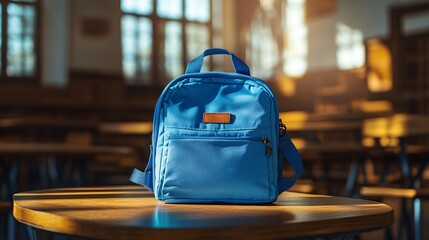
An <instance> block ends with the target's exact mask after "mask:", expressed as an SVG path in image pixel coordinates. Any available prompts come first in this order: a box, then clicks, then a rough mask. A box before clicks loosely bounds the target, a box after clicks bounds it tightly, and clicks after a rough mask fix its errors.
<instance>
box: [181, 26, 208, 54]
mask: <svg viewBox="0 0 429 240" xmlns="http://www.w3.org/2000/svg"><path fill="white" fill-rule="evenodd" d="M186 39H187V44H188V48H187V57H188V61H189V60H191V59H193V58H195V57H197V56H198V55H200V54H201V53H202V52H203V51H204V50H205V49H207V48H208V47H209V29H208V27H207V26H206V25H200V24H194V23H189V24H187V25H186Z"/></svg>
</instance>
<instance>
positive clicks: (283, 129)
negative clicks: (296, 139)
mask: <svg viewBox="0 0 429 240" xmlns="http://www.w3.org/2000/svg"><path fill="white" fill-rule="evenodd" d="M286 129H287V128H286V124H284V123H283V121H282V119H281V118H279V136H280V137H283V136H284V135H286Z"/></svg>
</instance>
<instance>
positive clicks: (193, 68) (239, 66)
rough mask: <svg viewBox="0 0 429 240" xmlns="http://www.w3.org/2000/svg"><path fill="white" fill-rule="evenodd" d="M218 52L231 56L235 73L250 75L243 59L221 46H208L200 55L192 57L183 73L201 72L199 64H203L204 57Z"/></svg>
mask: <svg viewBox="0 0 429 240" xmlns="http://www.w3.org/2000/svg"><path fill="white" fill-rule="evenodd" d="M218 54H226V55H229V56H230V57H231V61H232V66H233V67H234V71H235V72H236V73H240V74H244V75H248V76H250V70H249V67H248V66H247V64H246V63H245V62H243V60H241V59H240V58H238V57H237V56H235V54H234V53H232V52H230V51H228V50H226V49H223V48H209V49H207V50H205V51H204V53H202V54H201V55H199V56H198V57H196V58H195V59H193V60H192V61H191V62H189V64H188V67H187V68H186V72H185V73H186V74H188V73H199V72H201V66H202V65H203V59H204V57H206V56H210V55H218Z"/></svg>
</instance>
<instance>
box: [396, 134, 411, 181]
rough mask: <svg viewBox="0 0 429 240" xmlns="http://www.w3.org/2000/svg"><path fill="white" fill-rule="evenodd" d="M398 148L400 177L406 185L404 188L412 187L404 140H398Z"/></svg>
mask: <svg viewBox="0 0 429 240" xmlns="http://www.w3.org/2000/svg"><path fill="white" fill-rule="evenodd" d="M399 146H400V153H399V161H400V162H401V170H402V175H403V177H404V180H405V183H406V186H405V187H412V182H411V170H410V163H409V160H408V155H407V149H406V145H405V139H403V138H400V139H399Z"/></svg>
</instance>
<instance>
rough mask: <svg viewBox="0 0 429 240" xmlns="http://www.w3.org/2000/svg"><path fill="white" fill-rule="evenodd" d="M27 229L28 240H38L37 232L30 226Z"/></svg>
mask: <svg viewBox="0 0 429 240" xmlns="http://www.w3.org/2000/svg"><path fill="white" fill-rule="evenodd" d="M26 228H27V233H28V239H29V240H37V234H36V230H34V228H32V227H30V226H26Z"/></svg>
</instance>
